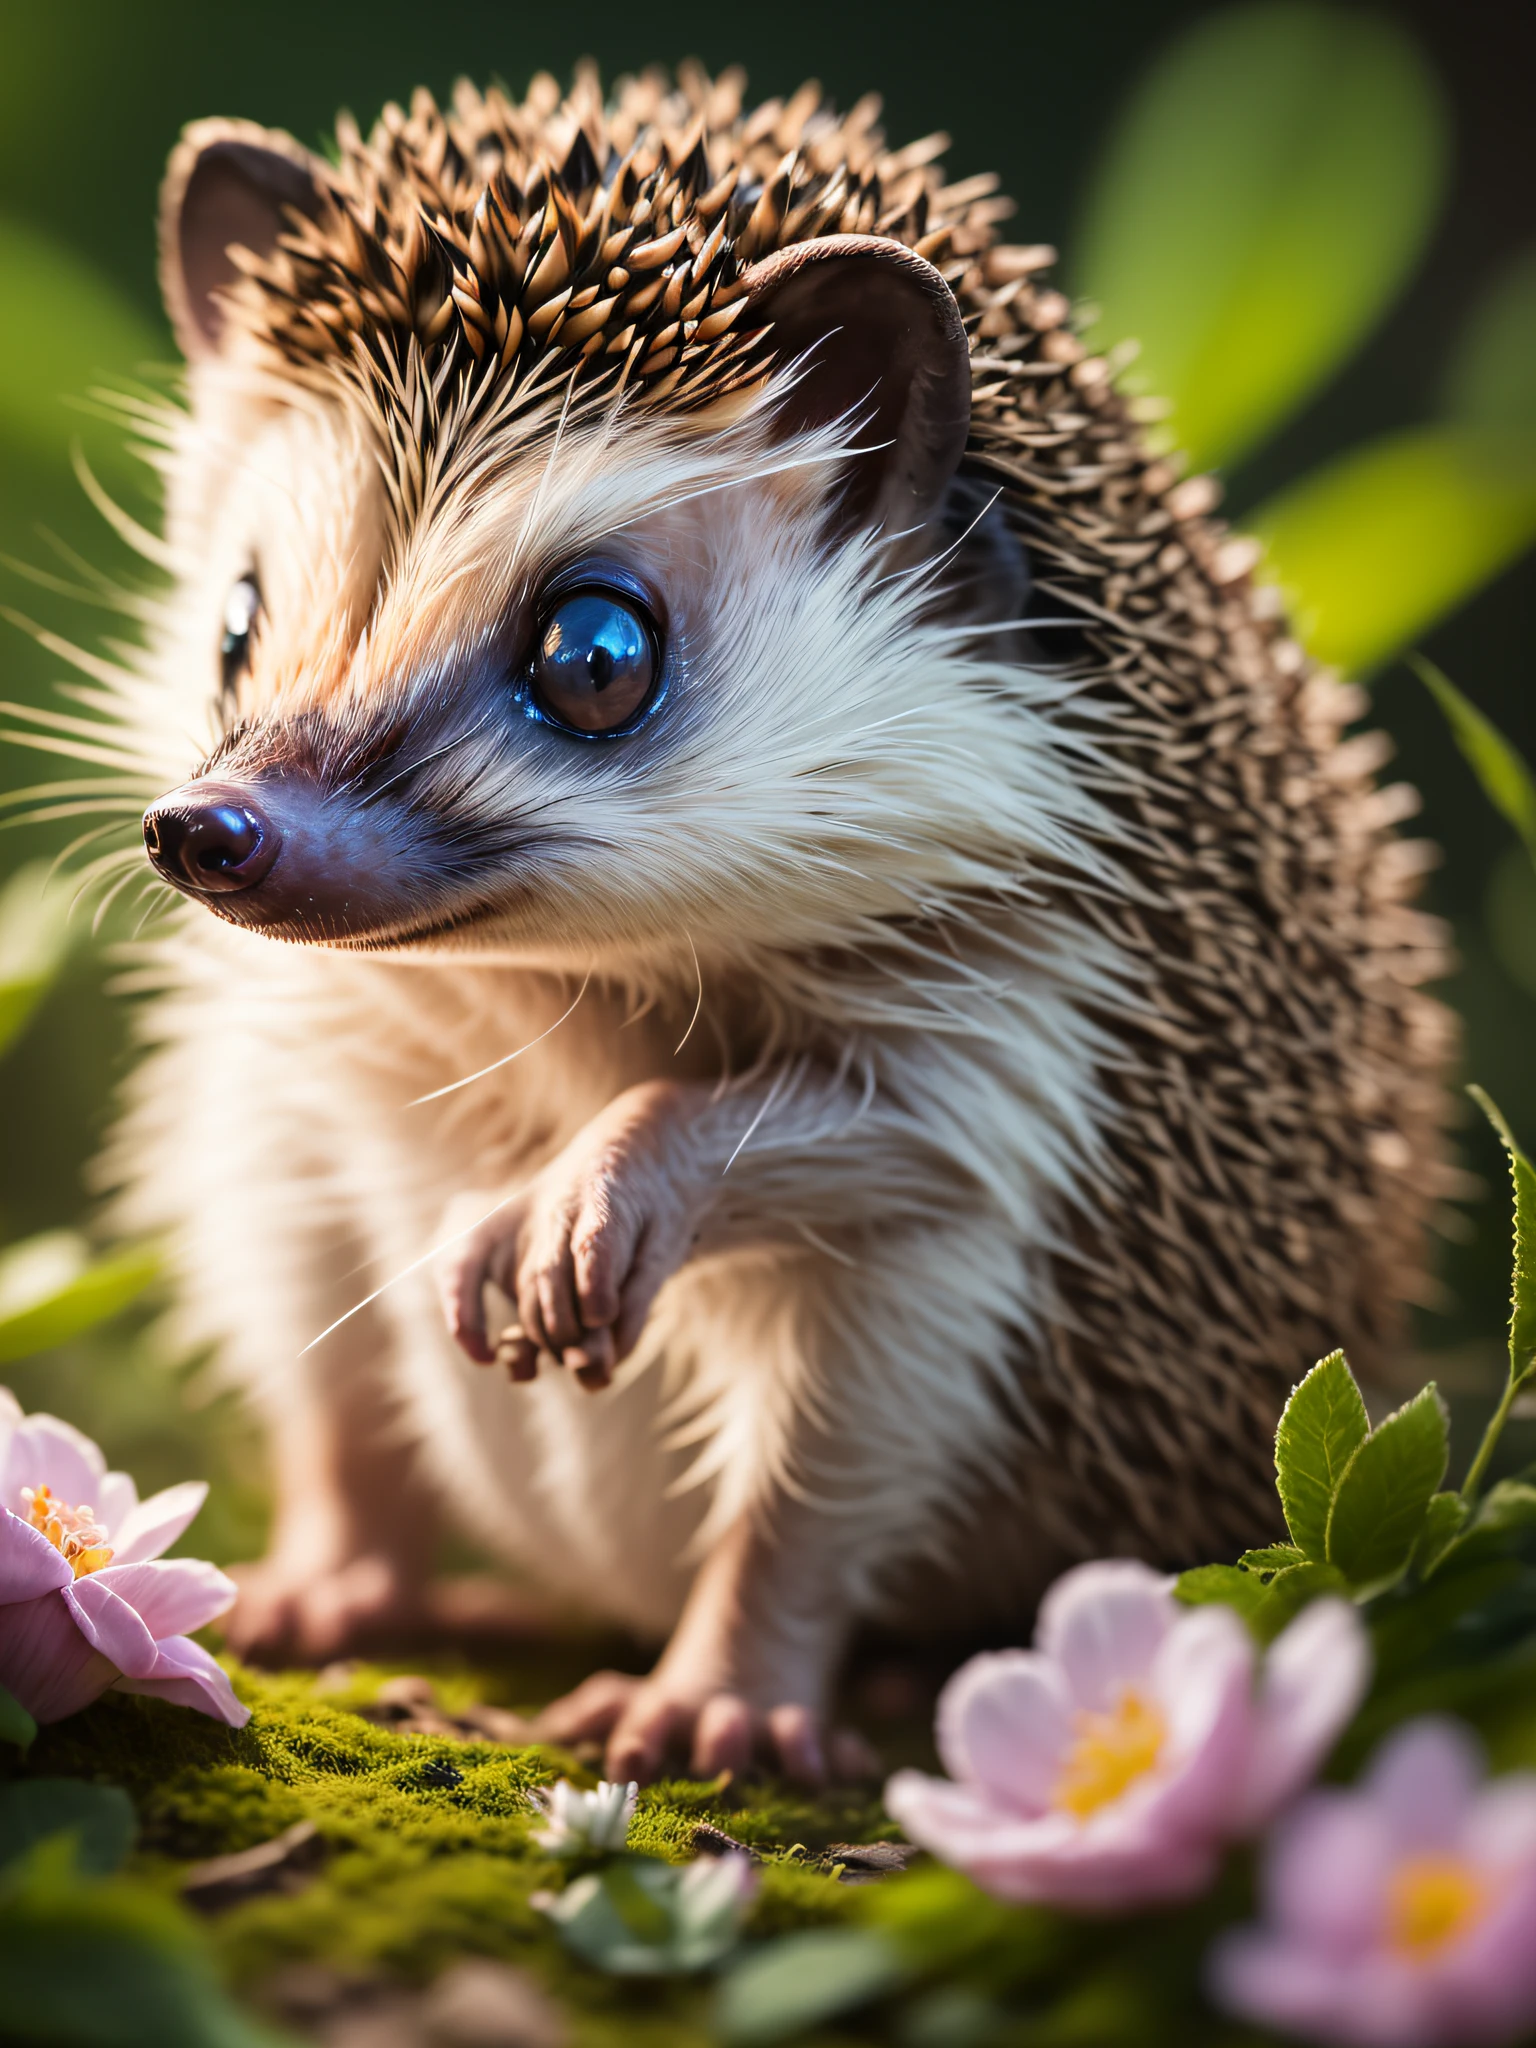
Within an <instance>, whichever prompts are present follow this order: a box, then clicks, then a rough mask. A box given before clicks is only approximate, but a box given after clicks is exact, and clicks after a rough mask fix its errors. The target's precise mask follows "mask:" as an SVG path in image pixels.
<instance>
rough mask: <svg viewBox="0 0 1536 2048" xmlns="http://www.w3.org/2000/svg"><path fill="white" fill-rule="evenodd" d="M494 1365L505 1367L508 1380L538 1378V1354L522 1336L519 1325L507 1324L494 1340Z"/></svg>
mask: <svg viewBox="0 0 1536 2048" xmlns="http://www.w3.org/2000/svg"><path fill="white" fill-rule="evenodd" d="M496 1363H497V1364H498V1365H502V1366H505V1367H506V1370H507V1377H508V1379H511V1380H517V1381H520V1382H521V1381H527V1380H534V1379H537V1378H538V1376H539V1354H538V1352H537V1351H536V1350H535V1348H534V1346H533V1345H532V1344H530V1343H529V1341H528V1339H527V1338H526V1337H525V1336H524V1335H523V1331H522V1326H521V1324H519V1323H509V1324H508V1325H507V1327H506V1328H505V1329H504V1330H503V1331H502V1333H501V1335H500V1336H499V1337H498V1338H497V1339H496Z"/></svg>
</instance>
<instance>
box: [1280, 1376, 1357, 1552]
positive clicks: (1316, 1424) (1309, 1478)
mask: <svg viewBox="0 0 1536 2048" xmlns="http://www.w3.org/2000/svg"><path fill="white" fill-rule="evenodd" d="M1370 1428H1371V1425H1370V1421H1369V1419H1368V1417H1367V1416H1366V1412H1365V1403H1364V1401H1362V1400H1361V1398H1360V1389H1359V1388H1358V1387H1357V1386H1356V1385H1355V1376H1354V1374H1353V1373H1352V1372H1351V1371H1350V1369H1349V1366H1348V1363H1347V1362H1346V1360H1345V1357H1344V1354H1343V1352H1342V1351H1330V1352H1329V1354H1328V1356H1327V1357H1326V1358H1322V1359H1319V1360H1318V1362H1317V1364H1316V1365H1314V1366H1313V1368H1312V1370H1311V1371H1310V1372H1309V1373H1308V1374H1307V1376H1306V1378H1305V1379H1304V1380H1303V1381H1302V1382H1301V1384H1300V1386H1298V1387H1295V1388H1293V1389H1292V1391H1291V1398H1290V1399H1289V1401H1287V1402H1286V1404H1285V1412H1284V1414H1283V1415H1282V1416H1281V1417H1280V1427H1279V1428H1278V1429H1277V1430H1276V1432H1275V1480H1276V1483H1277V1485H1278V1486H1279V1489H1280V1505H1281V1507H1283V1508H1284V1510H1285V1523H1286V1527H1287V1528H1288V1529H1289V1530H1290V1532H1291V1535H1292V1536H1293V1537H1294V1538H1295V1541H1296V1544H1297V1547H1298V1549H1300V1550H1301V1551H1303V1552H1304V1553H1305V1555H1306V1556H1308V1557H1310V1558H1313V1559H1315V1560H1316V1561H1317V1562H1319V1563H1321V1562H1322V1561H1323V1560H1324V1559H1325V1558H1326V1557H1327V1555H1328V1511H1329V1509H1330V1508H1331V1507H1332V1505H1333V1496H1334V1492H1335V1489H1336V1488H1337V1486H1338V1483H1339V1481H1340V1479H1342V1478H1343V1476H1344V1468H1345V1466H1346V1465H1348V1463H1349V1461H1350V1459H1351V1458H1352V1457H1353V1456H1354V1455H1355V1452H1356V1451H1357V1450H1358V1449H1359V1447H1360V1445H1361V1444H1363V1443H1364V1442H1365V1439H1366V1437H1367V1436H1368V1435H1369V1434H1370Z"/></svg>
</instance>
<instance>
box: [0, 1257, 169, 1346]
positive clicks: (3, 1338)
mask: <svg viewBox="0 0 1536 2048" xmlns="http://www.w3.org/2000/svg"><path fill="white" fill-rule="evenodd" d="M159 1270H160V1256H159V1253H158V1252H156V1251H155V1250H154V1249H153V1248H152V1247H150V1246H147V1245H130V1246H128V1247H127V1248H126V1249H124V1250H123V1251H120V1252H114V1253H112V1254H111V1255H110V1256H109V1257H107V1258H104V1259H98V1260H97V1261H96V1262H95V1263H94V1264H93V1263H92V1262H91V1256H90V1247H89V1246H88V1245H87V1244H86V1242H85V1240H84V1238H81V1237H77V1236H76V1235H75V1234H74V1233H73V1232H72V1231H68V1230H57V1231H49V1232H48V1233H47V1234H46V1235H45V1236H43V1237H29V1238H25V1239H23V1241H22V1242H21V1243H20V1244H13V1245H11V1246H10V1247H9V1248H8V1249H7V1250H5V1251H4V1252H0V1364H6V1363H8V1362H9V1361H10V1360H12V1359H15V1358H28V1357H30V1356H31V1355H32V1354H33V1353H34V1352H37V1351H48V1350H51V1349H52V1347H53V1346H54V1345H56V1344H63V1343H65V1342H67V1341H68V1339H69V1338H71V1337H77V1336H79V1335H80V1333H81V1332H82V1331H83V1330H89V1329H91V1328H93V1327H94V1326H95V1325H96V1324H97V1323H102V1322H105V1321H106V1320H107V1318H108V1317H109V1316H115V1315H116V1314H117V1313H118V1311H119V1310H120V1309H123V1308H126V1307H127V1305H128V1303H129V1302H131V1301H133V1300H135V1299H136V1298H137V1296H139V1295H140V1294H142V1293H143V1292H144V1289H145V1288H146V1287H147V1286H148V1285H149V1283H150V1282H151V1280H153V1279H154V1277H155V1275H156V1274H157V1273H158V1272H159Z"/></svg>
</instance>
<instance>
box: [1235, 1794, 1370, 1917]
mask: <svg viewBox="0 0 1536 2048" xmlns="http://www.w3.org/2000/svg"><path fill="white" fill-rule="evenodd" d="M1395 1860H1396V1846H1395V1844H1394V1842H1393V1840H1392V1835H1391V1830H1390V1829H1389V1828H1388V1827H1387V1826H1386V1825H1385V1823H1384V1822H1383V1819H1382V1816H1381V1814H1380V1813H1379V1812H1378V1811H1377V1810H1376V1809H1375V1808H1374V1807H1373V1806H1372V1804H1371V1802H1370V1801H1369V1800H1367V1799H1365V1798H1362V1797H1361V1795H1360V1794H1359V1793H1357V1792H1346V1791H1342V1790H1340V1789H1339V1788H1337V1787H1335V1786H1332V1785H1327V1786H1324V1787H1323V1788H1322V1789H1321V1790H1320V1791H1316V1792H1312V1793H1309V1794H1308V1796H1307V1797H1306V1798H1305V1799H1303V1800H1302V1801H1301V1803H1300V1804H1299V1805H1298V1806H1296V1807H1295V1808H1294V1809H1293V1810H1292V1812H1290V1813H1289V1814H1287V1815H1286V1816H1285V1818H1284V1819H1283V1820H1281V1821H1280V1822H1279V1824H1278V1826H1277V1827H1276V1829H1275V1832H1274V1834H1273V1835H1272V1836H1271V1837H1270V1845H1269V1852H1268V1855H1267V1856H1266V1858H1265V1863H1264V1878H1263V1891H1264V1900H1265V1905H1266V1908H1267V1910H1268V1913H1269V1916H1270V1918H1271V1919H1272V1920H1274V1921H1275V1922H1276V1923H1277V1925H1278V1926H1279V1927H1280V1929H1281V1930H1282V1931H1283V1932H1284V1934H1285V1935H1286V1937H1287V1938H1288V1939H1289V1938H1292V1937H1294V1938H1295V1939H1296V1940H1298V1941H1304V1942H1308V1943H1310V1944H1311V1946H1312V1947H1314V1948H1315V1949H1317V1950H1319V1951H1320V1952H1323V1951H1326V1952H1327V1953H1329V1954H1337V1955H1359V1954H1362V1953H1363V1952H1364V1951H1365V1950H1367V1949H1368V1948H1370V1947H1371V1946H1372V1945H1373V1944H1374V1943H1375V1942H1377V1941H1378V1940H1379V1939H1380V1936H1381V1928H1382V1920H1383V1915H1384V1913H1385V1910H1386V1891H1387V1881H1388V1878H1389V1876H1390V1874H1391V1870H1392V1866H1393V1863H1394V1862H1395Z"/></svg>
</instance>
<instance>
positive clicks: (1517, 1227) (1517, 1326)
mask: <svg viewBox="0 0 1536 2048" xmlns="http://www.w3.org/2000/svg"><path fill="white" fill-rule="evenodd" d="M1467 1093H1468V1094H1469V1095H1470V1096H1471V1097H1472V1100H1473V1101H1474V1102H1475V1103H1476V1104H1477V1106H1478V1108H1479V1109H1480V1110H1481V1111H1482V1112H1483V1115H1484V1116H1485V1117H1487V1119H1488V1121H1489V1123H1491V1124H1492V1125H1493V1128H1494V1129H1495V1130H1496V1131H1497V1132H1498V1134H1499V1142H1500V1143H1501V1144H1502V1145H1503V1147H1504V1150H1505V1152H1506V1153H1507V1154H1508V1157H1509V1177H1510V1181H1511V1183H1512V1185H1513V1188H1514V1196H1515V1220H1514V1238H1515V1245H1514V1258H1513V1262H1512V1269H1511V1272H1510V1279H1509V1364H1510V1371H1511V1372H1512V1373H1517V1374H1518V1373H1522V1372H1524V1371H1525V1369H1526V1367H1527V1366H1528V1365H1529V1364H1530V1362H1531V1359H1532V1357H1533V1356H1536V1168H1533V1167H1532V1165H1531V1162H1530V1160H1529V1159H1527V1158H1526V1156H1525V1154H1524V1153H1523V1152H1522V1151H1521V1149H1520V1147H1519V1146H1518V1145H1517V1144H1516V1143H1515V1134H1514V1132H1513V1131H1512V1130H1511V1129H1510V1128H1509V1125H1508V1124H1507V1123H1506V1122H1505V1120H1504V1114H1503V1111H1502V1110H1501V1109H1500V1108H1499V1106H1498V1104H1497V1103H1496V1102H1495V1101H1494V1100H1493V1098H1492V1097H1491V1096H1490V1095H1489V1094H1488V1093H1487V1092H1486V1091H1485V1090H1484V1089H1482V1088H1475V1087H1474V1088H1469V1089H1468V1090H1467Z"/></svg>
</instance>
